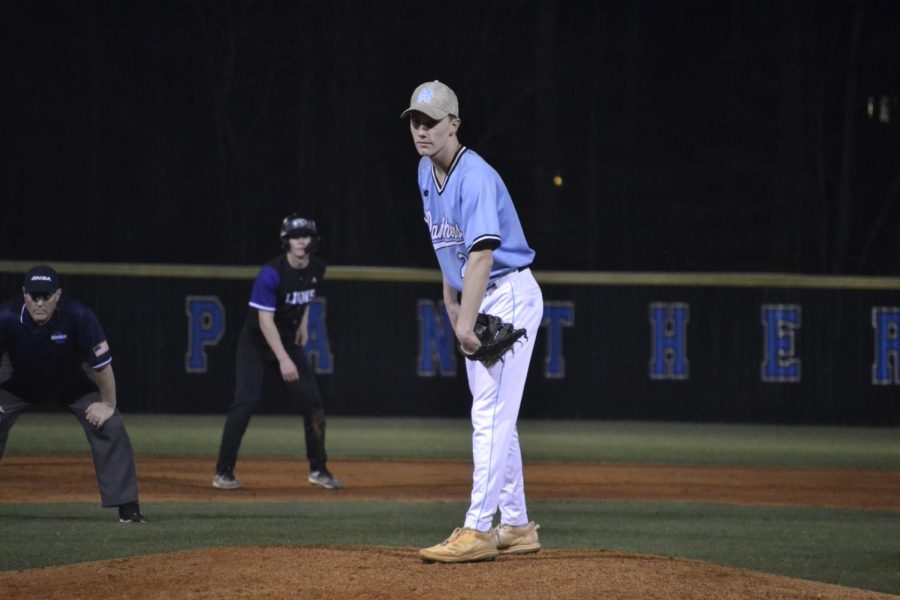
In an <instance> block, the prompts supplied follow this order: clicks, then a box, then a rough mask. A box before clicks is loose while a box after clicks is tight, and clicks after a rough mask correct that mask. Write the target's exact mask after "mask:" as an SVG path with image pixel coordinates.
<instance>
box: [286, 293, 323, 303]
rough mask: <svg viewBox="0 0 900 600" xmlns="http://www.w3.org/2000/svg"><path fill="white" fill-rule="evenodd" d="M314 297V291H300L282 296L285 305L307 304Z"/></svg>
mask: <svg viewBox="0 0 900 600" xmlns="http://www.w3.org/2000/svg"><path fill="white" fill-rule="evenodd" d="M315 297H316V290H301V291H299V292H289V293H287V294H285V296H284V303H285V304H293V305H296V304H309V303H310V302H312V301H313V299H314V298H315Z"/></svg>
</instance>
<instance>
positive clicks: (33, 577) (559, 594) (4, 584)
mask: <svg viewBox="0 0 900 600" xmlns="http://www.w3.org/2000/svg"><path fill="white" fill-rule="evenodd" d="M0 589H2V590H3V591H4V596H5V597H7V598H66V599H75V598H104V599H105V598H264V599H266V600H276V599H280V598H292V599H293V598H303V599H311V598H321V599H328V600H345V599H346V600H351V599H352V600H360V599H376V598H379V599H380V598H384V599H390V600H406V599H410V600H412V599H416V600H418V599H422V598H429V599H440V600H453V599H457V598H459V599H465V600H472V599H474V598H497V599H501V598H502V599H507V598H512V599H515V600H528V599H534V600H546V599H549V598H553V599H555V598H578V599H587V598H616V599H629V598H634V599H636V600H638V599H639V600H648V599H654V598H659V599H661V600H662V599H665V600H671V599H673V598H678V599H681V598H697V599H707V598H708V599H716V600H722V599H728V598H734V599H741V600H746V599H748V598H750V599H752V598H809V599H813V598H815V599H817V600H831V599H834V600H837V599H841V600H846V599H856V598H873V599H874V598H888V597H889V596H887V595H884V594H877V593H875V592H868V591H863V590H857V589H852V588H846V587H841V586H836V585H828V584H824V583H817V582H811V581H804V580H800V579H791V578H788V577H779V576H777V575H766V574H762V573H755V572H752V571H746V570H743V569H731V568H726V567H720V566H716V565H710V564H706V563H701V562H695V561H689V560H682V559H670V558H665V557H659V556H645V555H636V554H624V553H619V552H602V551H586V550H544V551H542V552H541V553H539V554H533V555H529V556H509V557H500V558H499V559H497V560H496V561H494V562H486V563H468V564H458V565H445V564H424V563H422V562H420V561H419V560H418V558H417V554H416V550H415V549H410V548H387V547H359V546H352V547H347V546H329V547H322V546H265V547H260V546H248V547H244V548H214V549H209V550H192V551H187V552H175V553H171V554H158V555H153V556H141V557H134V558H127V559H117V560H110V561H102V562H94V563H82V564H78V565H68V566H62V567H51V568H44V569H33V570H28V571H13V572H7V573H0Z"/></svg>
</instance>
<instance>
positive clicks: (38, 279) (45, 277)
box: [31, 275, 53, 281]
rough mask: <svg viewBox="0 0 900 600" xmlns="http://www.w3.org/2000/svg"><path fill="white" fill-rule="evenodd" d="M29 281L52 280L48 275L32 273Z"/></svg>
mask: <svg viewBox="0 0 900 600" xmlns="http://www.w3.org/2000/svg"><path fill="white" fill-rule="evenodd" d="M31 281H53V279H51V278H50V276H49V275H34V276H33V277H32V278H31Z"/></svg>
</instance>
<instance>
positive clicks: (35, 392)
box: [0, 265, 144, 523]
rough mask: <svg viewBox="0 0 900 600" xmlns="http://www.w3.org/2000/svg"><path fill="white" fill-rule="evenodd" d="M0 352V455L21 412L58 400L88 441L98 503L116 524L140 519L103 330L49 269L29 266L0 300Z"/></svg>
mask: <svg viewBox="0 0 900 600" xmlns="http://www.w3.org/2000/svg"><path fill="white" fill-rule="evenodd" d="M0 356H3V357H4V361H3V369H2V372H0V381H2V382H0V458H2V457H3V451H4V449H5V448H6V440H7V438H8V436H9V431H10V429H12V427H13V425H15V423H16V420H17V419H18V418H19V415H20V414H21V413H22V412H23V411H25V410H28V409H29V408H31V407H32V406H33V405H34V404H38V403H43V402H49V401H56V402H60V403H62V404H65V405H66V406H67V407H68V409H69V411H70V412H71V413H72V414H73V415H74V416H75V418H76V419H78V422H79V423H81V427H82V428H83V429H84V433H85V435H86V436H87V439H88V442H89V443H90V445H91V453H92V454H93V457H94V471H95V474H96V476H97V484H98V485H99V487H100V500H101V502H102V504H103V506H104V507H113V506H116V507H118V508H119V521H120V522H122V523H143V522H144V517H143V515H141V511H140V506H139V504H138V489H137V474H136V473H135V468H134V451H133V450H132V448H131V440H130V439H129V438H128V432H127V431H125V424H124V422H123V420H122V415H121V414H119V412H118V411H117V410H116V378H115V375H114V374H113V368H112V355H111V354H110V349H109V344H108V342H107V340H106V334H105V333H104V332H103V328H102V327H101V326H100V322H99V321H98V320H97V317H96V316H94V313H93V312H92V311H91V310H90V309H89V308H88V307H87V306H85V305H84V304H82V303H80V302H78V301H76V300H73V299H71V298H65V299H63V298H62V288H61V287H60V284H59V275H57V273H56V271H55V270H53V269H52V268H51V267H49V266H47V265H38V266H36V267H33V268H31V269H30V270H29V271H28V272H27V273H26V274H25V281H24V283H23V285H22V296H20V297H17V298H14V299H12V300H10V301H8V302H6V303H5V304H3V305H2V306H0ZM85 367H88V368H85Z"/></svg>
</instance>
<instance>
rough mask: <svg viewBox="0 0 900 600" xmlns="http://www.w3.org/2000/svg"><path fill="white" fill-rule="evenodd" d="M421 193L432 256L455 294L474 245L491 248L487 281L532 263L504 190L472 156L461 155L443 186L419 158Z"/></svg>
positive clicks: (482, 162) (467, 152)
mask: <svg viewBox="0 0 900 600" xmlns="http://www.w3.org/2000/svg"><path fill="white" fill-rule="evenodd" d="M419 191H420V192H421V194H422V202H423V205H424V208H425V224H426V225H427V226H428V231H429V233H430V235H431V243H432V245H433V246H434V252H435V254H437V259H438V263H439V264H440V266H441V271H442V272H443V274H444V278H445V279H446V280H447V283H449V284H450V286H451V287H453V288H454V289H456V290H458V291H462V288H463V277H464V276H465V271H466V262H467V261H468V258H469V251H470V250H471V248H472V247H473V246H474V245H475V244H478V243H482V242H488V243H490V244H491V245H493V246H494V266H493V268H492V269H491V279H494V278H495V277H500V276H502V275H504V274H506V273H509V272H510V271H512V270H514V269H518V268H522V267H527V266H528V265H530V264H531V261H532V260H534V250H532V249H531V248H529V247H528V242H526V241H525V234H524V232H523V231H522V225H521V224H520V223H519V216H518V214H517V213H516V209H515V207H514V206H513V203H512V199H511V198H510V197H509V192H508V191H507V190H506V185H505V184H504V183H503V180H502V179H500V175H499V174H498V173H497V171H495V170H494V169H493V167H491V166H490V165H489V164H487V162H485V160H484V159H483V158H481V157H480V156H478V154H476V153H475V152H473V151H472V150H469V149H468V148H466V147H465V146H463V147H461V148H460V149H459V152H457V153H456V157H455V158H454V159H453V163H452V164H451V165H450V171H449V172H448V173H447V179H446V180H445V181H444V185H443V186H439V185H438V183H437V179H436V177H435V175H434V169H433V165H432V163H431V159H430V158H428V157H427V156H424V157H422V159H421V160H420V161H419Z"/></svg>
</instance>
